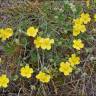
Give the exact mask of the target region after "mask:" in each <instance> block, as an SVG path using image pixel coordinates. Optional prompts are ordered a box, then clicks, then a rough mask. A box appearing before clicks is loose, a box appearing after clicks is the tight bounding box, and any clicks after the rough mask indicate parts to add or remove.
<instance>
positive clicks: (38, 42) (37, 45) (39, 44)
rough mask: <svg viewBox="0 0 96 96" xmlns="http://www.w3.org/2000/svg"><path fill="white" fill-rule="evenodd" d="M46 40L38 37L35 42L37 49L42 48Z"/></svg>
mask: <svg viewBox="0 0 96 96" xmlns="http://www.w3.org/2000/svg"><path fill="white" fill-rule="evenodd" d="M43 41H44V39H43V38H41V37H37V38H36V39H35V40H34V44H35V45H36V48H40V47H41V44H42V43H43Z"/></svg>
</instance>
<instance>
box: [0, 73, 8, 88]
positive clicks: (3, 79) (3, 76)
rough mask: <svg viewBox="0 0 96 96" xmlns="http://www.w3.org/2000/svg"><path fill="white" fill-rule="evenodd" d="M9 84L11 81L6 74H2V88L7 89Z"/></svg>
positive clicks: (0, 82)
mask: <svg viewBox="0 0 96 96" xmlns="http://www.w3.org/2000/svg"><path fill="white" fill-rule="evenodd" d="M8 83H9V79H8V78H7V76H6V75H5V74H2V75H1V76H0V87H1V88H6V87H7V86H8Z"/></svg>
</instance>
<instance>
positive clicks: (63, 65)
mask: <svg viewBox="0 0 96 96" xmlns="http://www.w3.org/2000/svg"><path fill="white" fill-rule="evenodd" d="M72 70H73V69H72V67H71V65H70V63H69V62H66V63H64V62H61V63H60V68H59V71H60V72H63V73H64V75H65V76H66V75H70V73H72Z"/></svg>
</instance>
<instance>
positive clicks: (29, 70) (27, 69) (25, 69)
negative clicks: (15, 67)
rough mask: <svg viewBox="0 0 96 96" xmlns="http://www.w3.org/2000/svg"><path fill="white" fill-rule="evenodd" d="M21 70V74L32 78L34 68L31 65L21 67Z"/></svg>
mask: <svg viewBox="0 0 96 96" xmlns="http://www.w3.org/2000/svg"><path fill="white" fill-rule="evenodd" d="M20 72H21V76H23V77H26V78H30V77H31V75H32V73H33V69H32V68H30V67H29V65H26V66H25V67H22V68H21V70H20Z"/></svg>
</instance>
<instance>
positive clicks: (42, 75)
mask: <svg viewBox="0 0 96 96" xmlns="http://www.w3.org/2000/svg"><path fill="white" fill-rule="evenodd" d="M36 78H37V79H38V80H40V81H41V82H42V83H48V82H49V81H50V79H51V76H50V75H48V74H46V73H44V72H41V71H40V72H39V74H37V75H36Z"/></svg>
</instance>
